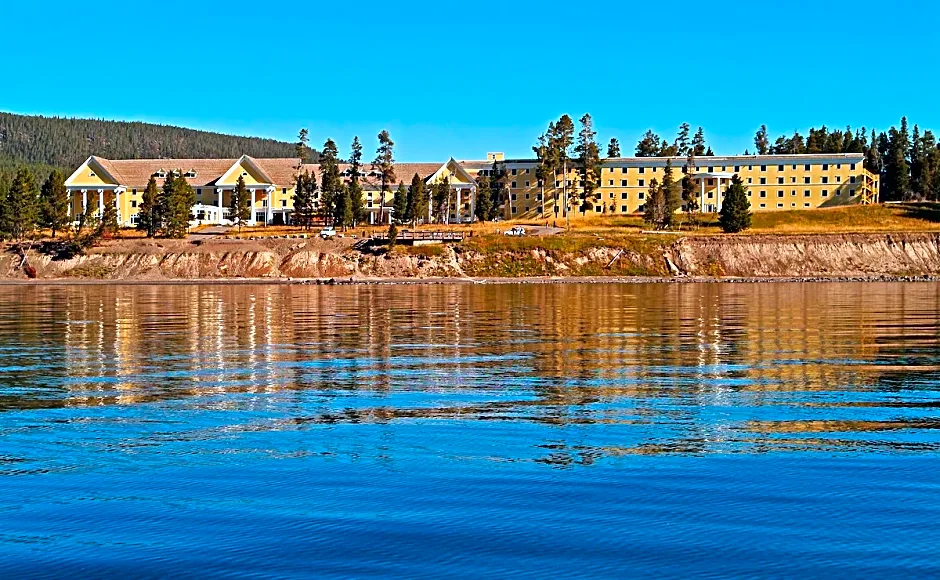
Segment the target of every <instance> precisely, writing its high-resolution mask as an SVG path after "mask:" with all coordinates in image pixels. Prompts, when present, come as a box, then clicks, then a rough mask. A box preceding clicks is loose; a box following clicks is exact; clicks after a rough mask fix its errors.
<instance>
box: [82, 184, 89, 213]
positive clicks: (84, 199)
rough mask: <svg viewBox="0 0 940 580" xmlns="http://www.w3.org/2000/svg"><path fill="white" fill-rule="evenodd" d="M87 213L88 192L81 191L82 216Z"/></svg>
mask: <svg viewBox="0 0 940 580" xmlns="http://www.w3.org/2000/svg"><path fill="white" fill-rule="evenodd" d="M86 213H88V190H87V189H83V190H82V215H85V214H86Z"/></svg>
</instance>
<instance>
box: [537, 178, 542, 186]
mask: <svg viewBox="0 0 940 580" xmlns="http://www.w3.org/2000/svg"><path fill="white" fill-rule="evenodd" d="M536 185H538V186H539V187H542V180H541V179H539V180H538V181H537V182H536Z"/></svg>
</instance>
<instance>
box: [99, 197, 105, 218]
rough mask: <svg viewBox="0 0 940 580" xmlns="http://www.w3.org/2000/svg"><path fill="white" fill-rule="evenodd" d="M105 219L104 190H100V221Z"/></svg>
mask: <svg viewBox="0 0 940 580" xmlns="http://www.w3.org/2000/svg"><path fill="white" fill-rule="evenodd" d="M103 217H104V190H103V189H99V190H98V219H99V220H100V219H101V218H103Z"/></svg>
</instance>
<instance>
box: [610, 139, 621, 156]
mask: <svg viewBox="0 0 940 580" xmlns="http://www.w3.org/2000/svg"><path fill="white" fill-rule="evenodd" d="M607 157H620V141H618V140H617V138H616V137H611V138H610V143H608V144H607Z"/></svg>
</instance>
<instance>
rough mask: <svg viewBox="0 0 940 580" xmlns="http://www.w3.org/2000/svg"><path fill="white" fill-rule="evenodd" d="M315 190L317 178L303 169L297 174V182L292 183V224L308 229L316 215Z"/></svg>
mask: <svg viewBox="0 0 940 580" xmlns="http://www.w3.org/2000/svg"><path fill="white" fill-rule="evenodd" d="M316 192H317V179H316V177H314V176H313V175H311V174H310V172H309V171H304V172H303V173H300V174H298V175H297V182H296V183H295V185H294V213H293V214H292V216H291V219H292V221H293V222H294V225H298V226H302V227H303V228H304V229H305V230H309V229H310V226H311V225H312V224H313V218H314V216H315V215H316V203H315V201H314V197H315V195H316Z"/></svg>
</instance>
